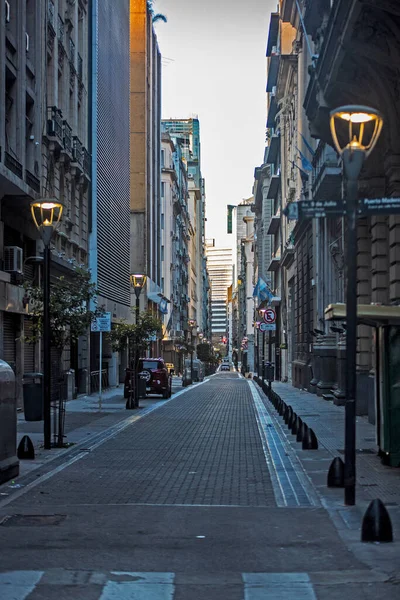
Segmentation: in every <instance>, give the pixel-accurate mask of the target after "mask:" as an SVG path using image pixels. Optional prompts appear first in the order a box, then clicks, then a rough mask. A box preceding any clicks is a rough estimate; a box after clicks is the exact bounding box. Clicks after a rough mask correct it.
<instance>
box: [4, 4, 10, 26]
mask: <svg viewBox="0 0 400 600" xmlns="http://www.w3.org/2000/svg"><path fill="white" fill-rule="evenodd" d="M4 4H5V9H6V23H9V22H10V17H11V9H10V3H9V2H7V0H4Z"/></svg>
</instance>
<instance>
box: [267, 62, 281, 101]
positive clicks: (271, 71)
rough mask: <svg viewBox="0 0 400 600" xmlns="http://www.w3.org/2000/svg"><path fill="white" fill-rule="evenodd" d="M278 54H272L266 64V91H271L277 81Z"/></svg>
mask: <svg viewBox="0 0 400 600" xmlns="http://www.w3.org/2000/svg"><path fill="white" fill-rule="evenodd" d="M279 58H280V57H279V54H273V55H272V56H271V58H270V59H269V65H268V78H267V89H266V91H267V92H272V90H273V88H274V87H275V86H276V82H277V81H278V71H279Z"/></svg>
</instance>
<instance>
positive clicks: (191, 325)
mask: <svg viewBox="0 0 400 600" xmlns="http://www.w3.org/2000/svg"><path fill="white" fill-rule="evenodd" d="M188 325H189V327H190V345H191V347H192V349H191V351H190V383H191V384H192V383H193V327H196V319H188Z"/></svg>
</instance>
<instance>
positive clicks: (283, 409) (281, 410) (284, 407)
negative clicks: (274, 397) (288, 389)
mask: <svg viewBox="0 0 400 600" xmlns="http://www.w3.org/2000/svg"><path fill="white" fill-rule="evenodd" d="M285 410H286V404H285V403H284V401H283V400H282V402H281V405H280V406H279V410H278V412H279V414H280V415H281V417H282V416H283V414H284V412H285Z"/></svg>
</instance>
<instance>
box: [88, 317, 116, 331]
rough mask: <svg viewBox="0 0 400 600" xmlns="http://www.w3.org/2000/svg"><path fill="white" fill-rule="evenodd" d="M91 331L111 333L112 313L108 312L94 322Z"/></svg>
mask: <svg viewBox="0 0 400 600" xmlns="http://www.w3.org/2000/svg"><path fill="white" fill-rule="evenodd" d="M90 329H91V331H93V332H96V331H111V313H110V312H106V313H104V315H102V316H101V317H97V318H96V320H95V321H92V323H91V326H90Z"/></svg>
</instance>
